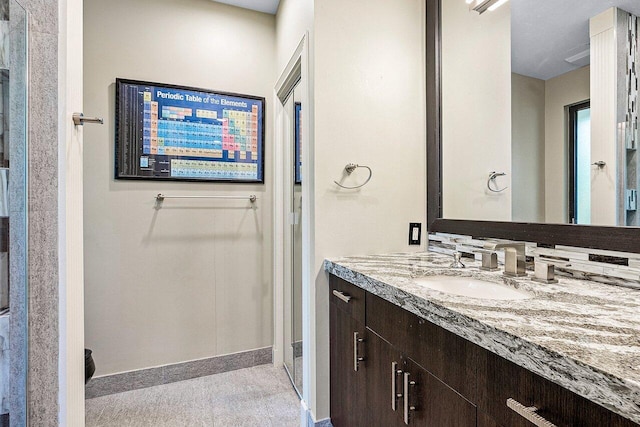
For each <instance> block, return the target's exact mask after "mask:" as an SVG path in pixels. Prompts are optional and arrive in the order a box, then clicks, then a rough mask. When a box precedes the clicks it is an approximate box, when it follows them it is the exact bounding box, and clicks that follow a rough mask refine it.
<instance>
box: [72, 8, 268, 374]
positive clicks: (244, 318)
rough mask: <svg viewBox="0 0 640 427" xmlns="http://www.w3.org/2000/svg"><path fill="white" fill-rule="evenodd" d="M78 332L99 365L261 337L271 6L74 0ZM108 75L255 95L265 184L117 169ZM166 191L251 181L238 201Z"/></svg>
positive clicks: (235, 345) (245, 343)
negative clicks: (81, 265) (80, 77)
mask: <svg viewBox="0 0 640 427" xmlns="http://www.w3.org/2000/svg"><path fill="white" fill-rule="evenodd" d="M84 28H85V45H84V47H85V48H84V67H85V69H84V76H85V80H84V94H85V96H84V112H85V113H86V114H89V115H97V116H102V117H104V118H105V119H106V120H105V125H104V126H85V128H86V129H85V134H84V144H85V156H84V164H85V175H84V179H85V193H84V199H85V248H86V251H85V283H86V297H85V305H86V317H85V319H86V321H85V323H86V345H87V347H89V348H92V349H93V350H94V356H95V359H96V364H97V369H98V371H97V374H98V375H104V374H110V373H114V372H120V371H126V370H133V369H140V368H146V367H150V366H156V365H162V364H168V363H175V362H181V361H186V360H192V359H198V358H205V357H211V356H215V355H220V354H226V353H231V352H237V351H243V350H248V349H253V348H259V347H265V346H269V345H271V344H272V339H273V335H272V334H273V327H272V325H273V308H272V301H273V297H272V283H271V277H272V274H271V271H272V270H271V268H272V267H271V265H272V253H271V252H272V247H271V238H272V236H271V228H272V219H271V211H272V206H271V185H272V179H271V178H272V170H270V168H269V165H271V164H272V158H271V153H272V136H271V135H272V133H271V132H272V129H271V126H270V124H271V123H272V120H273V119H272V116H271V111H270V107H271V105H273V104H272V97H271V94H272V91H273V84H274V81H275V78H276V76H275V69H276V65H275V55H276V50H275V46H276V44H275V39H276V32H275V18H274V17H273V16H272V15H267V14H262V13H257V12H252V11H248V10H245V9H239V8H234V7H231V6H227V5H223V4H219V3H215V2H212V1H209V0H181V1H179V2H176V1H172V0H133V1H132V0H111V1H108V2H105V1H100V0H85V16H84ZM116 77H123V78H130V79H140V80H147V81H152V82H162V83H173V84H179V85H187V86H195V87H203V88H210V89H217V90H223V91H229V92H237V93H245V94H251V95H258V96H264V97H266V98H267V101H266V111H267V116H266V123H267V126H266V132H267V134H266V141H265V147H266V152H265V154H266V158H265V165H266V176H265V182H266V184H265V185H247V184H212V183H175V182H164V183H163V182H151V181H121V180H118V181H116V180H114V178H113V170H114V163H113V162H114V161H113V153H114V124H113V116H114V81H115V78H116ZM160 192H163V193H170V194H174V195H196V194H224V195H236V194H237V195H248V194H257V196H258V201H257V203H256V207H255V209H252V208H250V205H249V202H248V201H244V200H238V201H234V200H196V201H194V200H183V201H178V200H167V201H165V202H164V206H163V208H162V209H160V210H155V209H154V203H155V200H154V196H155V195H156V194H157V193H160Z"/></svg>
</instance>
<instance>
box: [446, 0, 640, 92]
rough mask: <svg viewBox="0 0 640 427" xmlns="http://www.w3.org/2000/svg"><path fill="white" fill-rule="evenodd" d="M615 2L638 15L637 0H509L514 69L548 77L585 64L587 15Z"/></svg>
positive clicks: (587, 36) (536, 76) (587, 42)
mask: <svg viewBox="0 0 640 427" xmlns="http://www.w3.org/2000/svg"><path fill="white" fill-rule="evenodd" d="M459 1H460V0H459ZM614 6H615V7H619V8H620V9H623V10H626V11H627V12H630V13H633V14H634V15H638V16H640V1H639V0H561V1H558V0H511V66H512V70H513V72H514V73H518V74H523V75H525V76H530V77H535V78H538V79H542V80H548V79H550V78H552V77H556V76H559V75H561V74H564V73H567V72H569V71H572V70H575V69H577V68H580V67H582V66H584V65H587V64H588V63H589V56H588V55H587V56H586V57H585V58H579V57H580V56H582V55H581V53H583V54H586V51H588V49H589V18H591V17H593V16H596V15H598V14H599V13H601V12H603V11H605V10H607V9H609V8H610V7H614ZM571 57H576V58H575V59H574V61H573V62H574V64H570V63H568V62H567V61H565V59H566V58H571Z"/></svg>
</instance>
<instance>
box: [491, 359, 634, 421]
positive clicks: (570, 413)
mask: <svg viewBox="0 0 640 427" xmlns="http://www.w3.org/2000/svg"><path fill="white" fill-rule="evenodd" d="M478 397H479V399H478V408H479V409H481V410H483V411H485V412H486V413H487V414H488V415H489V416H491V418H493V419H494V420H495V421H496V422H497V423H498V424H499V425H501V426H504V427H519V426H522V427H530V426H531V424H530V423H529V422H527V421H526V420H525V419H524V418H523V417H522V416H521V415H519V414H517V413H516V412H515V411H514V410H512V409H510V408H509V407H507V399H509V398H511V399H514V400H516V401H517V402H519V403H521V404H522V405H524V406H527V407H531V406H533V407H536V408H538V411H537V413H538V415H540V416H542V417H543V418H545V419H546V420H548V421H550V422H551V423H553V424H555V425H557V426H558V427H563V426H566V427H569V426H619V427H623V426H624V427H631V426H637V425H638V424H635V423H633V422H631V421H629V420H627V419H625V418H623V417H621V416H619V415H617V414H615V413H613V412H611V411H609V410H608V409H606V408H603V407H602V406H600V405H597V404H596V403H593V402H591V401H589V400H587V399H585V398H583V397H582V396H579V395H577V394H575V393H573V392H571V391H569V390H567V389H565V388H564V387H562V386H559V385H558V384H555V383H553V382H551V381H549V380H547V379H545V378H542V377H541V376H539V375H536V374H534V373H533V372H531V371H528V370H527V369H525V368H523V367H521V366H518V365H516V364H514V363H512V362H510V361H508V360H506V359H504V358H502V357H500V356H498V355H496V354H494V353H491V352H489V351H486V350H482V354H481V355H480V357H479V365H478Z"/></svg>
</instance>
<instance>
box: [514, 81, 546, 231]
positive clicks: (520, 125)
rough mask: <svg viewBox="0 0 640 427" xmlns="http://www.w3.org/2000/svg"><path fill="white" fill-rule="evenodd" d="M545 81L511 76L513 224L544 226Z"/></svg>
mask: <svg viewBox="0 0 640 427" xmlns="http://www.w3.org/2000/svg"><path fill="white" fill-rule="evenodd" d="M544 87H545V82H544V80H540V79H535V78H533V77H527V76H523V75H521V74H516V73H512V74H511V104H512V105H511V108H512V115H511V119H512V120H511V133H512V136H511V156H512V159H511V169H512V170H513V177H512V178H511V186H512V191H511V193H512V211H511V212H512V218H511V219H512V220H513V221H520V222H544V215H545V211H544V192H545V185H544V132H545V130H544V115H545V94H544V92H545V91H544Z"/></svg>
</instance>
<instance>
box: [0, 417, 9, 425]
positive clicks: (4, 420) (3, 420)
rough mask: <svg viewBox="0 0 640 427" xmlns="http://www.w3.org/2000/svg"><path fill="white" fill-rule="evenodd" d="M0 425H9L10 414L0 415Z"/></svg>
mask: <svg viewBox="0 0 640 427" xmlns="http://www.w3.org/2000/svg"><path fill="white" fill-rule="evenodd" d="M0 427H9V414H2V415H0Z"/></svg>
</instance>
